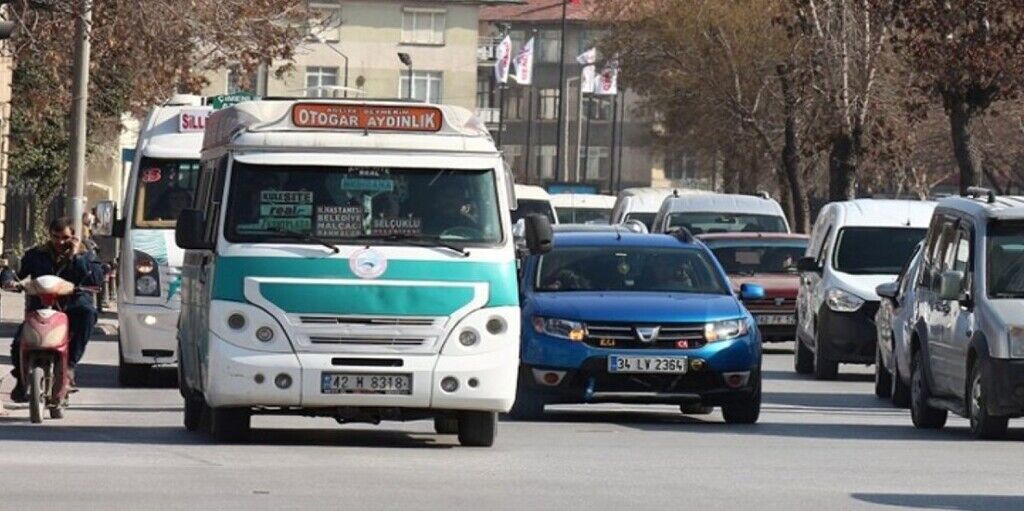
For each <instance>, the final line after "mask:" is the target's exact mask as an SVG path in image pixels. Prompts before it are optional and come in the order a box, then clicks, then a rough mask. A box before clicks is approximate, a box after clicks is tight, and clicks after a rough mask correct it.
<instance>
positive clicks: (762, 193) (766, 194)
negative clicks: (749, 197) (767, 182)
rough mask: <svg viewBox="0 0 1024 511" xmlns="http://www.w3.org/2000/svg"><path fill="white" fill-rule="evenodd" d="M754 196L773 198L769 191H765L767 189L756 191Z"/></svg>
mask: <svg viewBox="0 0 1024 511" xmlns="http://www.w3.org/2000/svg"><path fill="white" fill-rule="evenodd" d="M754 196H755V197H760V198H762V199H771V198H772V195H771V194H770V193H768V192H767V191H765V190H758V191H757V192H756V193H754Z"/></svg>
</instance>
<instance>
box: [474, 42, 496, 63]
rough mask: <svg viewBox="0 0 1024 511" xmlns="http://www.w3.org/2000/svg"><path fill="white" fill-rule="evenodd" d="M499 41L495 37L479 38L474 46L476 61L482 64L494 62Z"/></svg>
mask: <svg viewBox="0 0 1024 511" xmlns="http://www.w3.org/2000/svg"><path fill="white" fill-rule="evenodd" d="M500 42H501V40H500V39H498V38H497V37H480V38H478V39H477V44H476V60H477V62H479V63H481V64H484V63H488V62H494V60H495V59H497V53H498V43H500Z"/></svg>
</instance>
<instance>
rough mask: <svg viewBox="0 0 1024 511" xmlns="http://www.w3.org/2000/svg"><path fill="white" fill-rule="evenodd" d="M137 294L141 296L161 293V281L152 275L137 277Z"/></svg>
mask: <svg viewBox="0 0 1024 511" xmlns="http://www.w3.org/2000/svg"><path fill="white" fill-rule="evenodd" d="M135 294H137V295H139V296H158V295H159V294H160V282H159V281H158V280H156V279H155V278H153V277H152V276H151V275H144V276H142V277H139V278H137V279H135Z"/></svg>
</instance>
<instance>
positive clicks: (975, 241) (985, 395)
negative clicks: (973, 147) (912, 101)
mask: <svg viewBox="0 0 1024 511" xmlns="http://www.w3.org/2000/svg"><path fill="white" fill-rule="evenodd" d="M923 250H924V252H923V260H922V267H921V270H920V272H919V274H918V278H917V282H916V286H917V296H916V298H915V300H916V302H917V304H916V305H917V307H915V309H916V315H915V317H914V319H913V320H912V321H913V322H914V324H913V329H912V336H911V354H912V361H911V375H910V382H909V383H910V386H911V403H910V408H911V415H912V417H913V421H914V425H915V426H917V427H918V428H941V427H942V426H943V425H945V423H946V416H947V413H948V412H953V413H955V414H957V415H960V416H963V417H967V418H969V419H970V421H971V432H972V433H973V435H974V436H975V437H977V438H985V439H994V438H1001V437H1003V436H1004V435H1005V434H1006V429H1007V422H1008V421H1009V419H1011V418H1016V417H1020V416H1022V415H1024V197H997V196H996V195H995V194H993V193H992V192H991V191H989V190H987V189H983V188H972V189H970V190H969V194H968V196H967V197H954V198H948V199H944V200H942V201H940V202H939V206H938V207H937V208H936V210H935V214H934V216H933V217H932V222H931V225H930V226H929V228H928V236H927V238H926V241H925V245H924V249H923Z"/></svg>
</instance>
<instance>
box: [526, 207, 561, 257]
mask: <svg viewBox="0 0 1024 511" xmlns="http://www.w3.org/2000/svg"><path fill="white" fill-rule="evenodd" d="M554 238H555V232H554V230H553V229H552V228H551V221H550V220H548V217H546V216H544V215H541V214H537V213H534V214H532V215H527V216H526V248H528V249H530V253H531V254H533V255H541V254H546V253H548V252H551V247H552V246H553V244H554Z"/></svg>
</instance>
